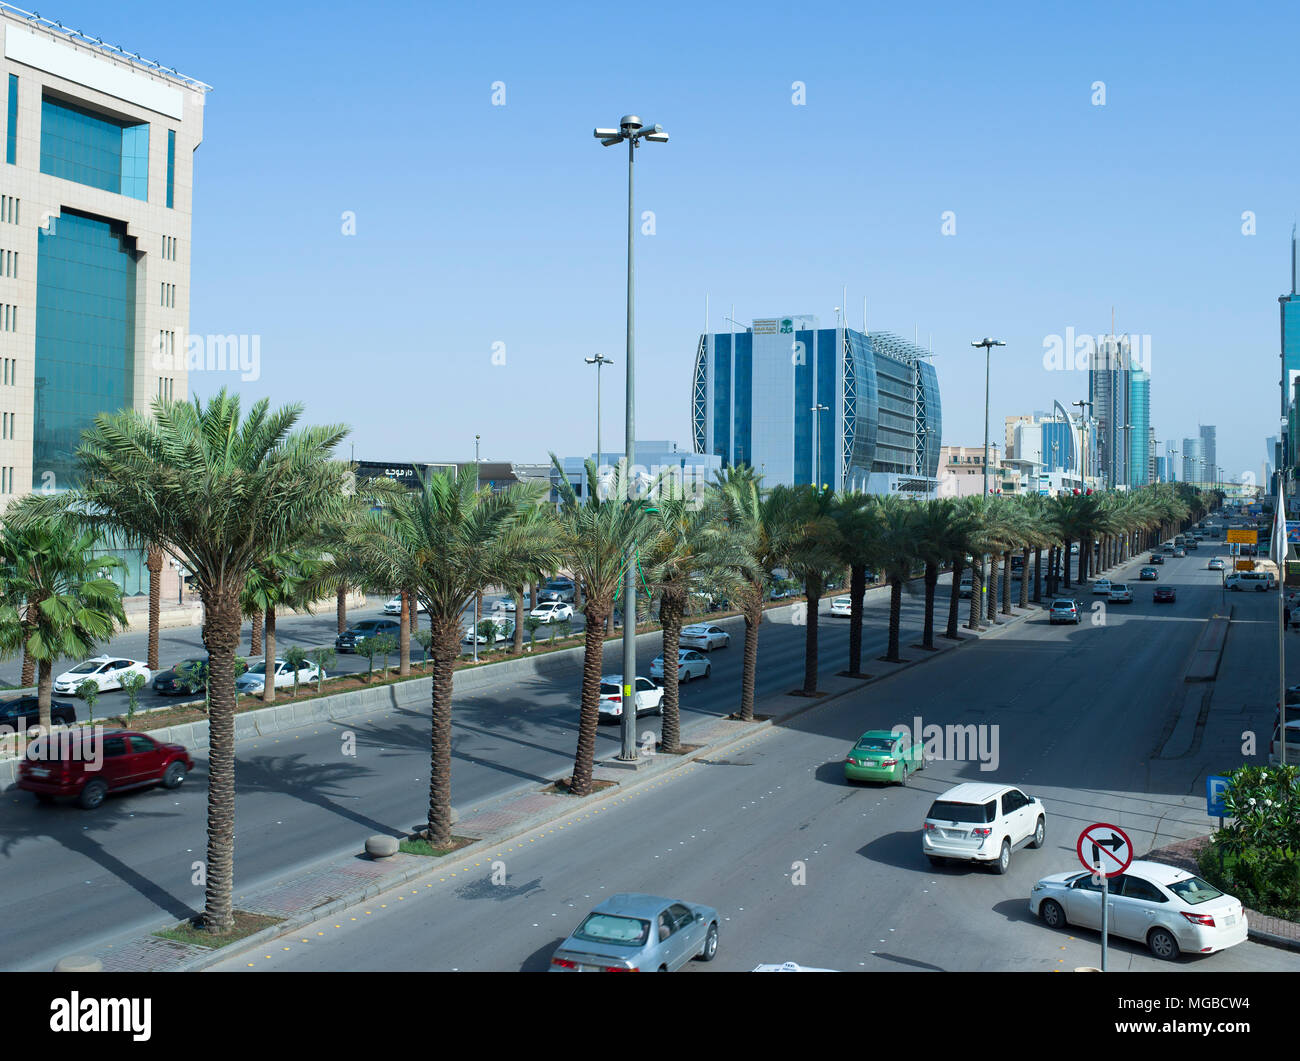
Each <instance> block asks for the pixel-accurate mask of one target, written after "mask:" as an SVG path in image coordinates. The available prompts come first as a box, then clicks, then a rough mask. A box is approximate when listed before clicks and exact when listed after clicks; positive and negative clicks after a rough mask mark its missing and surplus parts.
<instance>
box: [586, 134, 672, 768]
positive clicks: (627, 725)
mask: <svg viewBox="0 0 1300 1061" xmlns="http://www.w3.org/2000/svg"><path fill="white" fill-rule="evenodd" d="M592 135H593V136H595V138H596V139H597V140H599V141H600V142H601V145H602V146H604V147H613V146H614V145H615V144H621V143H623V142H624V141H627V396H626V402H627V409H626V413H627V425H626V435H627V438H626V440H625V443H624V445H625V449H624V459H625V465H626V476H627V503H628V504H629V505H635V504H637V503H638V499H637V496H636V494H637V489H636V479H635V478H634V477H633V475H632V466H633V464H634V462H635V454H634V452H633V451H634V450H635V449H636V341H635V324H636V257H635V248H634V242H633V241H634V239H635V235H634V232H635V230H634V228H633V214H632V196H633V189H634V185H633V171H634V163H635V161H636V149H637V147H638V146H639V145H640V143H641V141H642V140H648V141H650V142H651V143H655V144H666V143H667V142H668V134H667V133H665V132H664V130H663V126H660V125H654V124H653V123H649V122H642V121H641V119H640V118H638V117H637V116H636V115H635V114H625V115H624V116H623V117H622V118H621V119H620V120H619V123H618V128H617V129H596V130H594V131H593V133H592ZM623 564H624V569H625V571H624V576H623V718H622V722H623V725H622V729H623V741H622V745H623V746H622V750H621V751H620V752H619V755H618V758H619V759H620V760H621V761H623V762H636V758H637V754H636V548H635V546H632V545H629V546H628V549H627V553H626V554H625V555H624V557H623Z"/></svg>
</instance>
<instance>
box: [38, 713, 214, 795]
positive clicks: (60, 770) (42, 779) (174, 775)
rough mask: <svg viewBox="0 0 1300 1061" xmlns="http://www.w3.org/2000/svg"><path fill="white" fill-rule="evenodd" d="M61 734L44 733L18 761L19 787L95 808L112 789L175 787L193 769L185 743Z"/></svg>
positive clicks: (128, 735) (117, 734)
mask: <svg viewBox="0 0 1300 1061" xmlns="http://www.w3.org/2000/svg"><path fill="white" fill-rule="evenodd" d="M60 738H61V739H60V740H58V741H53V742H52V741H50V739H49V738H48V737H42V738H41V739H40V740H38V741H36V742H35V743H33V744H32V746H31V747H30V748H29V749H28V757H27V758H25V759H24V760H23V761H22V762H21V763H20V764H19V765H18V787H19V788H20V789H23V790H24V791H26V792H31V793H33V794H34V795H35V796H36V798H37V799H38V800H40V801H41V802H42V803H50V802H51V801H53V800H55V799H61V798H65V797H76V800H77V803H78V805H80V806H81V807H83V808H85V809H86V810H94V809H95V808H96V807H98V806H99V805H100V804H101V803H103V802H104V798H105V797H106V796H107V795H108V794H109V793H110V792H119V791H122V790H124V789H129V788H144V787H145V786H147V785H162V786H163V787H164V788H179V787H180V785H181V783H182V782H183V781H184V780H185V775H186V774H188V773H189V772H190V771H191V770H193V769H194V761H193V760H192V759H191V758H190V753H189V752H187V751H186V750H185V746H184V745H183V744H165V743H163V742H161V741H156V740H154V739H153V737H150V736H149V735H148V734H146V733H134V732H130V731H125V730H117V731H114V732H112V733H103V732H98V733H97V732H96V730H94V729H74V730H71V731H68V733H67V734H66V735H64V734H62V733H61V734H60Z"/></svg>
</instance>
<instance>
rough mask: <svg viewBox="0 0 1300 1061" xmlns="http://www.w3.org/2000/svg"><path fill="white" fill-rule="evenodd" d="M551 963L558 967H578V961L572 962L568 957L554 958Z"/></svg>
mask: <svg viewBox="0 0 1300 1061" xmlns="http://www.w3.org/2000/svg"><path fill="white" fill-rule="evenodd" d="M551 964H552V965H554V966H555V967H556V968H558V969H576V968H577V967H578V963H577V962H571V961H569V959H568V958H552V959H551Z"/></svg>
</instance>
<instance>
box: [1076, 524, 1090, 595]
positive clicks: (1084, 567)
mask: <svg viewBox="0 0 1300 1061" xmlns="http://www.w3.org/2000/svg"><path fill="white" fill-rule="evenodd" d="M1090 555H1092V537H1091V535H1087V534H1085V535H1084V536H1083V537H1082V538H1080V539H1079V580H1078V581H1079V585H1083V584H1084V583H1085V582H1087V581H1088V563H1087V560H1088V557H1089V556H1090Z"/></svg>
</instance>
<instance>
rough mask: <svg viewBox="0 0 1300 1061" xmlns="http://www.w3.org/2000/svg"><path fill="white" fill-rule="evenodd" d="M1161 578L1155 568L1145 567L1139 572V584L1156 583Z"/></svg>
mask: <svg viewBox="0 0 1300 1061" xmlns="http://www.w3.org/2000/svg"><path fill="white" fill-rule="evenodd" d="M1159 577H1160V572H1159V571H1157V570H1156V569H1155V568H1154V567H1144V568H1143V569H1142V570H1141V571H1139V572H1138V581H1139V582H1154V581H1155V580H1156V579H1158V578H1159Z"/></svg>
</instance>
